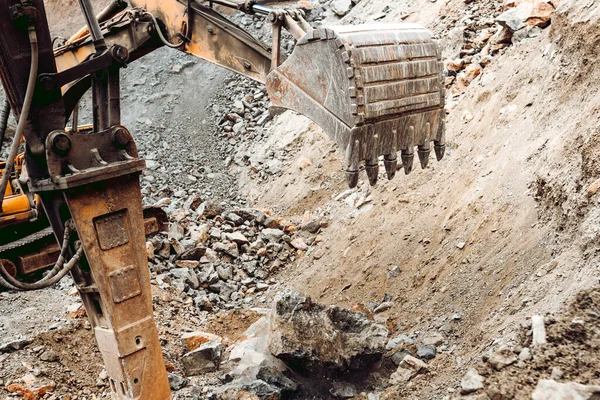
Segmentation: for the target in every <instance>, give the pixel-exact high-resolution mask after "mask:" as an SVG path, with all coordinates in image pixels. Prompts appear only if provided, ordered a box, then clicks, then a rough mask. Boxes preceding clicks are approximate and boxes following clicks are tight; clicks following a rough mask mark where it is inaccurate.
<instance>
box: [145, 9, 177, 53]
mask: <svg viewBox="0 0 600 400" xmlns="http://www.w3.org/2000/svg"><path fill="white" fill-rule="evenodd" d="M144 14H145V15H149V16H150V18H152V22H153V23H154V27H155V28H156V33H157V34H158V38H159V39H160V41H161V42H163V44H164V45H165V46H167V47H170V48H172V49H177V48H179V47H181V46H182V45H183V44H184V43H185V42H184V41H183V40H182V41H181V42H179V43H171V42H169V41H168V40H167V38H166V37H165V36H164V35H163V33H162V31H161V30H160V25H159V24H158V21H157V20H156V17H155V16H154V14H152V13H149V12H148V11H146V12H145V13H144Z"/></svg>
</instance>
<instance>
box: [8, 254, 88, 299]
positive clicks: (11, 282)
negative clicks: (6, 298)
mask: <svg viewBox="0 0 600 400" xmlns="http://www.w3.org/2000/svg"><path fill="white" fill-rule="evenodd" d="M82 255H83V246H79V248H78V249H77V251H76V252H75V254H74V255H73V257H71V259H70V260H69V262H68V263H66V264H65V265H64V267H63V269H62V270H61V271H60V272H59V273H58V274H56V275H54V276H53V277H52V278H48V279H42V280H40V281H38V282H35V283H24V282H21V281H18V280H16V279H15V278H13V277H12V276H10V274H8V272H7V271H6V270H5V269H4V268H3V267H0V285H2V286H4V287H6V288H7V289H11V290H20V291H28V290H38V289H44V288H47V287H49V286H52V285H54V284H55V283H56V282H58V281H60V280H61V279H62V278H64V277H65V275H67V274H68V273H69V272H70V271H71V270H72V269H73V267H74V266H75V265H76V264H77V262H78V261H79V260H80V259H81V256H82Z"/></svg>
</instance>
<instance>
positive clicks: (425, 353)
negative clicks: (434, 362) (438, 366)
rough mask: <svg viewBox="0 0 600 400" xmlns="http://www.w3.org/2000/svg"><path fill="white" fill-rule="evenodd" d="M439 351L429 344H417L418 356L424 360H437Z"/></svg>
mask: <svg viewBox="0 0 600 400" xmlns="http://www.w3.org/2000/svg"><path fill="white" fill-rule="evenodd" d="M436 354H437V351H436V349H435V346H433V345H428V344H421V343H418V344H417V356H419V358H421V359H423V360H431V359H433V358H435V356H436Z"/></svg>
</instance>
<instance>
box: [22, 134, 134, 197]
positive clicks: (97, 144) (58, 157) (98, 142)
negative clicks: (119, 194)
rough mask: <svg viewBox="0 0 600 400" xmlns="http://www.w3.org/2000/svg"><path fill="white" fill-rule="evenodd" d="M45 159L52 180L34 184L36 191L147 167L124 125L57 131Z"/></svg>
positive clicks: (105, 178)
mask: <svg viewBox="0 0 600 400" xmlns="http://www.w3.org/2000/svg"><path fill="white" fill-rule="evenodd" d="M46 158H47V161H48V172H49V173H50V179H43V180H38V181H35V182H33V183H32V185H31V189H32V191H34V192H40V191H46V190H57V189H68V188H72V187H76V186H81V185H85V184H89V183H92V182H97V181H104V180H107V179H110V178H113V177H117V176H122V175H126V174H131V173H135V172H140V171H142V170H143V169H144V168H145V161H144V160H142V159H140V158H138V152H137V148H136V146H135V143H134V141H133V139H132V137H131V134H130V133H129V131H128V130H127V129H126V128H125V127H123V126H121V125H115V126H112V127H111V128H109V129H107V130H105V131H102V132H98V133H79V132H65V131H54V132H52V133H51V134H50V135H48V138H47V139H46Z"/></svg>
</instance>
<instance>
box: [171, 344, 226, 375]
mask: <svg viewBox="0 0 600 400" xmlns="http://www.w3.org/2000/svg"><path fill="white" fill-rule="evenodd" d="M222 352H223V348H222V346H221V343H220V342H219V341H216V340H212V341H210V342H206V343H203V344H202V345H200V347H198V348H197V349H196V350H194V351H191V352H189V353H187V354H185V355H184V356H183V357H181V367H182V369H183V371H184V373H185V375H186V376H193V375H200V374H203V373H206V372H214V371H216V370H218V369H219V364H220V363H221V355H222Z"/></svg>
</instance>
